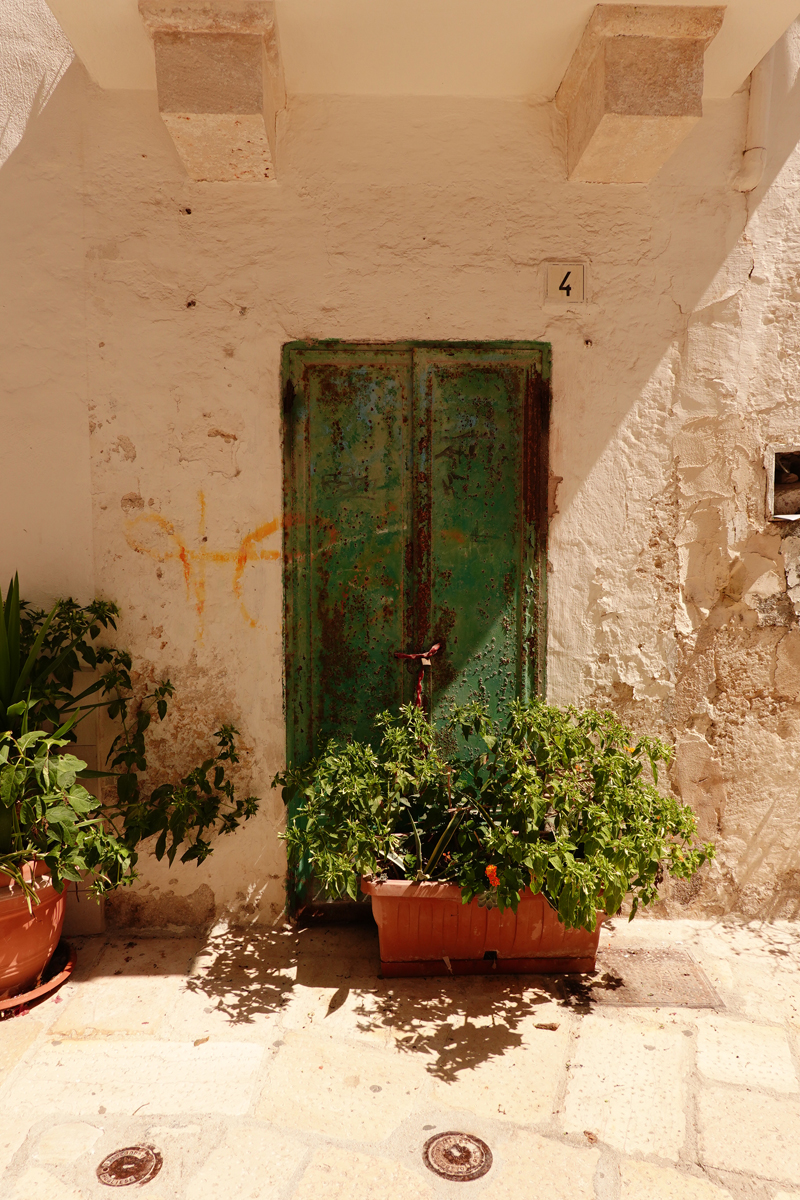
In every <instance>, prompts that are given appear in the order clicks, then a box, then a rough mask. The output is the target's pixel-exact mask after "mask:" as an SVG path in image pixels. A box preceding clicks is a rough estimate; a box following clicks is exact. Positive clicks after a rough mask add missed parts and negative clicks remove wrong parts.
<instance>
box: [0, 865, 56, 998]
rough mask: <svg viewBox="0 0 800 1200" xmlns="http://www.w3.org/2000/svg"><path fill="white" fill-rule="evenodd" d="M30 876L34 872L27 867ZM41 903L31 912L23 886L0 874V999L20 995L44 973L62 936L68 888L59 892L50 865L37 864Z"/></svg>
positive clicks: (35, 905) (38, 892)
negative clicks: (54, 883) (52, 880)
mask: <svg viewBox="0 0 800 1200" xmlns="http://www.w3.org/2000/svg"><path fill="white" fill-rule="evenodd" d="M24 875H25V878H26V879H27V880H29V881H30V879H31V878H32V876H33V872H32V871H31V868H30V867H25V870H24ZM36 893H37V895H38V897H39V903H38V904H34V905H33V911H32V912H28V905H27V903H26V900H25V894H24V892H23V891H22V888H20V887H18V886H17V885H16V884H15V883H13V882H12V880H11V878H10V877H9V876H8V875H4V874H0V1000H5V999H7V998H8V997H9V996H16V995H19V994H20V992H24V991H26V990H27V989H28V988H30V987H32V986H33V985H34V984H35V983H36V980H37V979H38V977H39V976H40V975H41V973H42V971H43V970H44V968H45V967H46V966H47V963H48V962H49V961H50V959H51V958H52V956H53V952H54V950H55V948H56V946H57V945H58V939H59V938H60V937H61V927H62V925H63V924H64V907H65V905H66V902H67V894H66V890H65V891H63V892H62V893H61V895H59V893H58V892H57V891H56V890H55V888H54V887H52V886H51V884H50V876H49V874H48V873H47V867H46V866H45V865H44V864H43V863H38V864H37V866H36Z"/></svg>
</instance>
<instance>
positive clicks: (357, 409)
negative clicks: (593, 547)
mask: <svg viewBox="0 0 800 1200" xmlns="http://www.w3.org/2000/svg"><path fill="white" fill-rule="evenodd" d="M283 370H284V450H285V520H284V530H285V532H284V547H285V561H286V702H287V704H286V708H287V730H288V746H287V751H288V757H289V761H294V762H297V761H300V760H302V759H304V758H306V757H307V756H308V755H310V754H311V753H313V752H315V751H316V750H318V749H320V748H321V746H322V745H323V744H324V742H325V740H326V738H328V737H329V736H331V735H332V734H341V735H351V736H355V737H366V736H367V735H368V731H369V728H370V724H371V720H372V717H373V716H374V714H375V713H376V712H378V711H380V710H382V709H384V708H394V707H396V706H397V705H399V704H400V703H403V702H406V701H409V700H411V699H412V698H413V694H414V686H415V681H416V667H415V666H413V667H412V666H409V665H407V664H405V663H401V662H399V661H398V660H397V659H396V658H395V657H394V655H395V651H398V650H402V651H420V650H425V649H427V648H428V647H429V646H430V645H432V644H433V643H434V642H437V641H438V642H441V643H443V646H442V650H441V652H440V653H439V654H438V655H437V656H436V657H435V658H434V659H433V668H432V671H431V674H430V680H429V683H428V688H427V694H426V701H427V706H428V708H429V709H430V707H431V705H432V708H433V712H434V714H435V715H438V716H440V717H443V716H444V715H445V714H446V712H447V710H448V709H449V708H450V706H451V705H452V704H453V703H457V702H462V701H464V700H467V699H470V698H473V697H477V698H481V699H483V700H485V702H486V703H487V704H488V705H489V706H490V708H492V709H494V708H495V707H496V705H497V703H498V701H500V700H502V699H504V698H508V697H511V696H526V695H530V694H533V693H537V692H541V691H542V690H543V688H544V644H545V643H544V638H545V566H546V529H547V430H548V420H549V384H548V380H549V348H548V347H547V346H546V345H542V344H540V343H532V342H526V343H502V344H500V345H476V344H463V343H446V344H442V345H434V344H431V343H402V344H395V345H385V346H384V345H342V344H340V343H333V342H331V343H292V344H291V345H289V346H287V347H285V350H284V360H283Z"/></svg>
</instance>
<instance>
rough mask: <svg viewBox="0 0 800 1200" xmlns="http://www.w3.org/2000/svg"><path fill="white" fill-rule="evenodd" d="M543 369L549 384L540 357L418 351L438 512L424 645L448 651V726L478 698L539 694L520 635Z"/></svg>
mask: <svg viewBox="0 0 800 1200" xmlns="http://www.w3.org/2000/svg"><path fill="white" fill-rule="evenodd" d="M532 366H533V369H534V370H535V369H536V368H538V369H539V373H540V371H541V359H539V360H538V361H536V360H534V363H533V364H532V363H531V355H530V353H529V352H528V353H526V354H522V355H520V354H518V353H515V352H514V351H513V350H495V351H490V350H486V349H482V350H479V351H477V352H476V351H475V350H462V349H451V348H441V349H436V350H428V349H419V350H415V351H414V391H415V396H416V398H417V405H418V418H417V422H416V429H417V431H420V430H424V431H425V440H426V443H427V444H428V445H429V446H430V454H429V458H428V459H423V458H422V457H420V459H419V461H420V466H421V469H420V471H419V472H418V476H417V477H418V479H419V480H420V485H421V486H422V487H424V489H425V491H426V493H427V495H428V497H429V512H430V531H429V538H428V539H427V541H428V545H429V563H428V564H427V572H426V574H427V576H428V579H429V588H430V594H429V596H427V595H426V596H425V602H424V606H423V607H425V608H427V614H425V615H426V616H427V619H428V620H429V622H430V632H429V633H428V632H427V630H426V632H425V633H424V634H423V636H422V638H421V641H422V642H426V640H427V641H430V642H437V641H439V642H442V643H443V649H442V651H441V652H440V653H439V654H438V655H437V656H436V658H435V659H434V662H433V671H432V679H433V697H434V712H435V713H436V714H437V715H438V716H440V717H445V716H446V714H447V711H448V710H449V709H450V708H451V707H452V705H453V704H455V703H464V702H466V701H467V700H473V699H474V700H482V701H483V702H484V703H485V704H487V705H488V707H489V708H490V710H492V711H497V708H498V705H499V704H500V702H501V701H503V700H508V699H511V698H513V697H514V696H519V695H528V694H529V693H530V690H531V680H530V671H529V669H528V665H529V664H528V662H527V656H524V655H523V653H522V638H521V636H520V634H521V625H522V605H523V602H524V593H525V573H526V571H527V569H528V567H529V565H530V564H529V562H528V558H529V555H528V550H529V544H528V539H527V538H526V532H527V522H526V514H525V495H524V493H525V470H524V468H525V440H526V433H527V430H526V422H525V412H526V396H527V391H528V385H529V375H530V373H531V370H532ZM423 462H426V463H427V474H428V478H427V479H425V480H424V482H423V481H422V480H423V476H424V475H425V469H424V468H423V467H422V463H423ZM423 540H424V539H423ZM425 590H426V589H425ZM420 615H421V616H423V614H422V613H421V614H420Z"/></svg>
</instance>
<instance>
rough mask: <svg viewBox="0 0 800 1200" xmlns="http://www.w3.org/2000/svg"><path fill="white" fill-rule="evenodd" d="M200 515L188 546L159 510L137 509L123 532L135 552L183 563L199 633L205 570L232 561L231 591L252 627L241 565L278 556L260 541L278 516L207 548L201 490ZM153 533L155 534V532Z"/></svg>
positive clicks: (273, 527)
mask: <svg viewBox="0 0 800 1200" xmlns="http://www.w3.org/2000/svg"><path fill="white" fill-rule="evenodd" d="M198 500H199V505H200V518H199V521H198V531H197V542H196V546H195V548H194V549H190V547H189V546H188V544H187V542H186V540H185V539H184V536H183V535H182V534H181V533H180V532H179V531H178V529H177V528H176V527H175V525H174V524H173V523H172V521H169V520H168V519H167V518H166V517H164V516H162V515H161V513H140V514H139V515H138V516H136V517H133V518H132V519H131V520H130V521H128V524H127V529H126V533H125V536H126V538H127V542H128V545H129V546H130V547H131V549H132V550H135V551H136V553H137V554H146V555H147V556H148V557H149V558H153V559H155V561H156V562H170V561H173V560H177V561H179V562H180V563H181V565H182V567H183V578H184V581H185V583H186V594H187V598H189V599H191V598H192V597H194V606H195V609H196V611H197V619H198V622H199V623H200V631H201V634H202V623H203V613H204V610H205V603H206V572H207V569H208V567H209V566H210V565H213V564H220V565H230V564H233V581H232V589H233V594H234V596H235V597H236V599H237V600H238V602H239V607H240V610H241V613H242V616H243V617H244V619H245V621H247V623H248V624H249V625H252V626H253V628H255V627H256V626H257V625H258V620H257V619H256V618H255V617H253V616H252V615H251V614H250V613H249V612H248V610H247V606H246V605H245V602H244V595H243V588H242V584H243V577H244V569H245V567H246V566H247V564H248V563H252V562H275V561H277V560H278V559H279V558H280V557H281V551H280V549H265V548H264V546H263V545H262V543H263V542H265V541H266V540H267V538H270V537H272V535H273V534H275V533H277V532H278V530H279V529H280V528H281V518H280V517H276V518H275V519H274V520H272V521H265V523H264V524H263V525H259V526H258V528H257V529H253V530H251V532H250V533H246V534H245V535H244V537H243V538H242V540H241V541H240V542H239V545H238V546H237V547H236V548H235V549H234V550H210V549H209V548H208V547H207V545H206V540H207V535H206V498H205V495H204V494H203V492H202V491H201V492H200V493H199V496H198ZM154 535H155V536H154Z"/></svg>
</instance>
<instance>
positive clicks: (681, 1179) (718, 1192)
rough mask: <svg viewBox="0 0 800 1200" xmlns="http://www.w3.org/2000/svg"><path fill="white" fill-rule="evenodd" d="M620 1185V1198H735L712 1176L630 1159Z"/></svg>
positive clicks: (623, 1199)
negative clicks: (692, 1173)
mask: <svg viewBox="0 0 800 1200" xmlns="http://www.w3.org/2000/svg"><path fill="white" fill-rule="evenodd" d="M620 1186H621V1191H620V1200H733V1198H732V1197H731V1194H730V1192H728V1191H726V1190H725V1189H724V1188H720V1187H717V1186H716V1184H714V1183H712V1182H711V1180H709V1179H703V1178H701V1177H699V1176H697V1175H688V1174H685V1173H684V1172H682V1171H675V1170H673V1169H672V1168H671V1167H657V1166H654V1165H653V1163H647V1162H635V1161H631V1160H629V1161H627V1162H623V1163H622V1164H621V1166H620Z"/></svg>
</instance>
